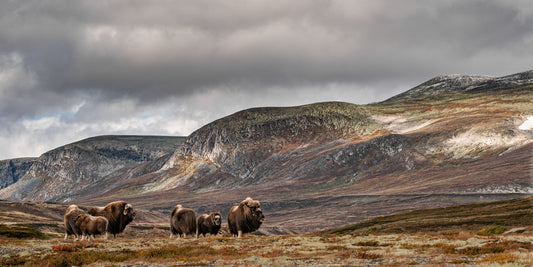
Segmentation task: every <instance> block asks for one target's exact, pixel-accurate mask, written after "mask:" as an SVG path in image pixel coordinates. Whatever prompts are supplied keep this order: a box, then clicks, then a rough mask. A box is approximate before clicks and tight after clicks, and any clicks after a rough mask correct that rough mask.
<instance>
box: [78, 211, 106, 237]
mask: <svg viewBox="0 0 533 267" xmlns="http://www.w3.org/2000/svg"><path fill="white" fill-rule="evenodd" d="M108 225H109V222H108V221H107V219H106V218H105V217H103V216H92V215H89V214H80V215H78V217H76V226H77V227H78V228H79V229H80V231H81V234H82V238H81V239H82V240H83V236H85V237H87V239H89V238H90V237H91V236H92V237H94V236H95V235H103V234H105V238H106V239H107V227H108Z"/></svg>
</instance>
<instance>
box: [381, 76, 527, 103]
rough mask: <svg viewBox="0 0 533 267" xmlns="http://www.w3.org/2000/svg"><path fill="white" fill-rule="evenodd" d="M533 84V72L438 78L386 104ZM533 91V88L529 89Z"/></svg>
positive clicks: (388, 100)
mask: <svg viewBox="0 0 533 267" xmlns="http://www.w3.org/2000/svg"><path fill="white" fill-rule="evenodd" d="M527 84H529V85H531V84H533V70H530V71H525V72H521V73H516V74H512V75H507V76H503V77H490V76H476V75H458V74H454V75H446V76H438V77H435V78H433V79H430V80H428V81H427V82H424V83H422V84H420V85H418V86H416V87H414V88H413V89H410V90H408V91H406V92H404V93H401V94H399V95H396V96H393V97H391V98H389V99H387V100H385V101H384V102H399V101H405V100H413V99H416V98H423V97H427V96H436V95H439V94H445V93H467V92H478V91H488V90H504V89H508V88H511V87H516V86H517V85H527ZM529 89H530V90H533V87H532V86H530V87H529Z"/></svg>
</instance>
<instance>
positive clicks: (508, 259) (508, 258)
mask: <svg viewBox="0 0 533 267" xmlns="http://www.w3.org/2000/svg"><path fill="white" fill-rule="evenodd" d="M519 259H520V258H519V257H518V256H517V255H515V254H512V253H498V254H490V255H487V256H486V257H484V258H483V259H480V260H478V261H476V263H477V264H481V263H489V262H491V263H494V262H497V263H498V264H501V265H504V264H508V263H513V262H515V261H517V260H519Z"/></svg>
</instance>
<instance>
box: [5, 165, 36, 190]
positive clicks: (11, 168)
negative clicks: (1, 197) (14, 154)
mask: <svg viewBox="0 0 533 267" xmlns="http://www.w3.org/2000/svg"><path fill="white" fill-rule="evenodd" d="M36 160H37V158H19V159H8V160H2V161H0V189H2V188H5V187H8V186H10V185H12V184H14V183H16V182H17V181H18V180H19V179H20V178H22V176H24V175H25V174H26V173H27V172H28V171H29V170H30V168H31V166H32V165H33V163H34V162H35V161H36Z"/></svg>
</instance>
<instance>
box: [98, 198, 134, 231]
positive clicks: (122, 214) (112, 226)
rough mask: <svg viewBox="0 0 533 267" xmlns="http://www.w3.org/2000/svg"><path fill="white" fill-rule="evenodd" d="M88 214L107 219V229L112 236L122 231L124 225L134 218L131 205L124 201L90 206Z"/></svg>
mask: <svg viewBox="0 0 533 267" xmlns="http://www.w3.org/2000/svg"><path fill="white" fill-rule="evenodd" d="M89 214H91V215H93V216H103V217H105V218H106V219H107V220H108V221H109V226H108V227H107V231H108V232H109V233H111V234H113V236H114V237H116V236H117V234H120V233H122V231H124V228H126V225H128V224H129V223H130V222H131V221H133V219H134V218H135V211H133V207H132V206H131V204H128V203H126V202H124V201H115V202H111V203H109V204H107V205H106V206H105V207H91V208H90V209H89Z"/></svg>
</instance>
